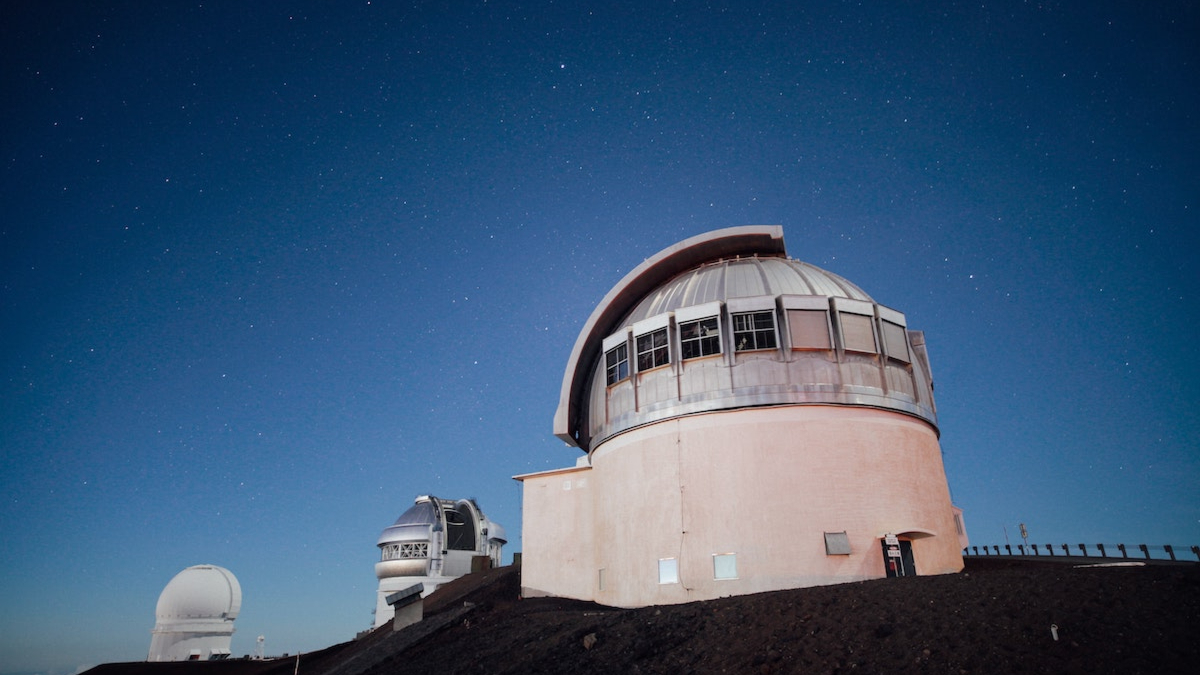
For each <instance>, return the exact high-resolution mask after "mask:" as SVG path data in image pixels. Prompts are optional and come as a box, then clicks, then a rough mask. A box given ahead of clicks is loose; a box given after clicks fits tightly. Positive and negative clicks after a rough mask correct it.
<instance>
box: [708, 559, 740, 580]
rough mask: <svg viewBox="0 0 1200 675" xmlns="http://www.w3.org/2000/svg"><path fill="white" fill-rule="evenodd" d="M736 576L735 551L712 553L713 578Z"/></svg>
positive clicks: (731, 577)
mask: <svg viewBox="0 0 1200 675" xmlns="http://www.w3.org/2000/svg"><path fill="white" fill-rule="evenodd" d="M736 578H737V554H736V553H714V554H713V579H736Z"/></svg>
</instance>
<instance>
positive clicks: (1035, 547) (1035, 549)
mask: <svg viewBox="0 0 1200 675" xmlns="http://www.w3.org/2000/svg"><path fill="white" fill-rule="evenodd" d="M1032 546H1033V554H1034V555H1037V554H1038V552H1037V544H1032Z"/></svg>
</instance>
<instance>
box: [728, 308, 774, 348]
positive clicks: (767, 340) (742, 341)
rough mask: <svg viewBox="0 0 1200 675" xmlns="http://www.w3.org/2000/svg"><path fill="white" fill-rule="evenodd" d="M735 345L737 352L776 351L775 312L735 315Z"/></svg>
mask: <svg viewBox="0 0 1200 675" xmlns="http://www.w3.org/2000/svg"><path fill="white" fill-rule="evenodd" d="M733 344H734V345H736V348H737V351H739V352H746V351H751V350H754V349H774V348H775V346H776V344H777V343H776V342H775V312H772V311H766V312H746V313H744V314H734V315H733Z"/></svg>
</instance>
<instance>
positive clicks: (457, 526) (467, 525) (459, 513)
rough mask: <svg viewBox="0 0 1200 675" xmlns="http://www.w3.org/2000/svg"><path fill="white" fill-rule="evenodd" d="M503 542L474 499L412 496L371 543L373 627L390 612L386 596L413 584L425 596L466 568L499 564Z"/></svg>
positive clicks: (497, 527) (500, 532) (500, 530)
mask: <svg viewBox="0 0 1200 675" xmlns="http://www.w3.org/2000/svg"><path fill="white" fill-rule="evenodd" d="M505 543H507V539H505V534H504V528H503V527H501V526H500V525H498V524H496V523H493V522H492V521H491V520H488V518H487V517H486V516H485V515H484V514H483V511H481V510H480V509H479V505H478V504H476V503H475V500H473V499H460V500H458V501H452V500H448V499H438V498H437V497H431V496H428V495H422V496H420V497H417V499H416V501H415V503H414V504H413V505H412V507H410V508H409V509H408V510H407V511H405V512H404V513H403V514H401V515H400V517H399V518H398V519H396V522H395V523H393V524H392V525H391V527H388V528H387V529H385V530H384V531H383V534H381V535H380V536H379V541H378V542H377V543H376V545H377V546H378V547H379V550H380V553H381V556H380V561H379V562H377V563H375V576H376V577H377V578H378V579H379V592H378V594H377V598H376V602H375V627H377V628H378V627H379V626H382V625H384V624H385V623H387V622H388V621H389V620H391V618H392V617H393V616H394V615H395V611H394V609H393V607H392V606H391V605H389V604H388V602H387V599H388V597H389V596H391V595H393V594H395V593H398V592H400V591H403V590H405V589H408V588H410V587H412V586H414V585H416V584H421V585H422V586H423V589H422V591H421V595H422V596H425V595H428V594H430V593H432V592H433V590H434V589H436V588H437V587H438V586H440V585H442V584H444V583H446V582H448V581H451V580H454V579H457V578H458V577H461V576H463V575H464V574H468V573H470V572H471V571H472V569H488V568H490V567H499V566H500V564H501V549H502V548H503V547H504V544H505Z"/></svg>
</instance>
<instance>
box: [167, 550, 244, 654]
mask: <svg viewBox="0 0 1200 675" xmlns="http://www.w3.org/2000/svg"><path fill="white" fill-rule="evenodd" d="M241 608H242V587H241V586H240V585H239V584H238V580H237V577H234V576H233V573H232V572H230V571H229V570H227V569H225V568H224V567H217V566H216V565H195V566H193V567H189V568H187V569H185V570H183V571H182V572H180V573H179V574H176V575H175V577H174V578H173V579H171V581H170V582H168V583H167V586H166V588H164V589H163V591H162V594H160V595H159V596H158V606H157V607H156V608H155V611H154V614H155V623H154V630H152V631H151V638H150V656H149V657H148V658H147V660H148V661H215V660H220V659H226V658H229V642H230V639H231V638H232V637H233V620H234V619H236V618H237V615H238V611H239V610H241Z"/></svg>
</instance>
